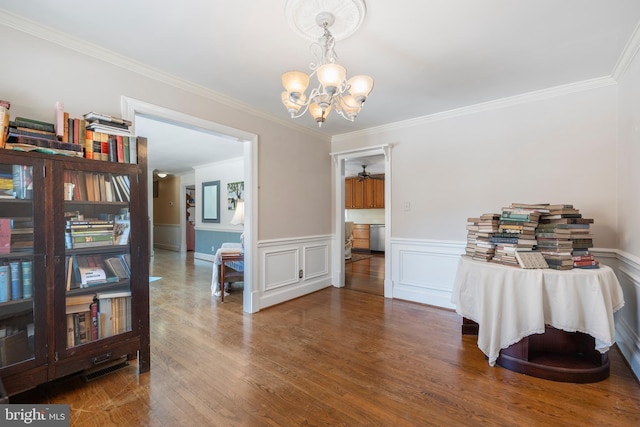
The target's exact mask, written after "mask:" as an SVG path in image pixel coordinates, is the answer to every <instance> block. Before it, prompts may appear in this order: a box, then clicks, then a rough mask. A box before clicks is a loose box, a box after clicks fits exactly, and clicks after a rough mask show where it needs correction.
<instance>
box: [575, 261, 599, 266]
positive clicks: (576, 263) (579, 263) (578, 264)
mask: <svg viewBox="0 0 640 427" xmlns="http://www.w3.org/2000/svg"><path fill="white" fill-rule="evenodd" d="M599 264H600V261H595V260H594V261H574V262H573V266H574V267H584V266H587V265H599Z"/></svg>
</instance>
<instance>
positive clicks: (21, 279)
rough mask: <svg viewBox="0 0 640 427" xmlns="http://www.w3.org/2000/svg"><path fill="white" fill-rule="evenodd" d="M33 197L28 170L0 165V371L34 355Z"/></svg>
mask: <svg viewBox="0 0 640 427" xmlns="http://www.w3.org/2000/svg"><path fill="white" fill-rule="evenodd" d="M40 179H41V178H40ZM33 191H34V167H33V165H28V164H9V163H0V368H4V367H6V366H10V365H13V364H16V363H20V362H23V361H26V360H29V359H33V358H34V357H35V354H36V350H35V348H36V347H35V346H36V338H35V335H36V329H35V316H34V301H35V295H34V289H35V288H41V289H40V290H39V292H38V293H39V294H41V295H42V293H43V292H44V290H43V289H44V283H43V281H42V282H41V283H37V284H36V282H35V281H34V267H37V266H39V263H40V262H41V259H42V257H37V260H36V257H35V256H34V254H35V251H34V197H33ZM35 279H41V277H40V276H38V277H36V278H35ZM34 285H35V286H34ZM39 344H40V345H41V344H42V343H39ZM42 351H44V350H42Z"/></svg>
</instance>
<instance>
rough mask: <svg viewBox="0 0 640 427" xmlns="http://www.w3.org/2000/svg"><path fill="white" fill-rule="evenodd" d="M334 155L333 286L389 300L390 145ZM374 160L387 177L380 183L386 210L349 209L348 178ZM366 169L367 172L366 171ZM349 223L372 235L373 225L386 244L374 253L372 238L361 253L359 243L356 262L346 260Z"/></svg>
mask: <svg viewBox="0 0 640 427" xmlns="http://www.w3.org/2000/svg"><path fill="white" fill-rule="evenodd" d="M332 156H333V158H334V166H335V169H334V170H335V173H334V180H335V197H336V199H335V206H336V211H335V217H334V218H335V233H336V236H339V238H337V239H336V242H337V244H336V250H335V252H334V253H335V255H334V258H333V260H334V262H333V265H334V272H335V273H334V283H335V284H336V286H338V287H349V288H351V289H354V288H357V290H363V291H364V292H369V293H377V294H379V295H384V296H385V297H386V298H391V297H392V288H391V268H390V258H391V257H390V252H389V250H390V242H389V236H390V233H391V209H390V205H391V202H390V201H391V197H390V192H391V185H390V184H391V146H390V145H382V146H377V147H367V148H363V149H358V150H351V151H344V152H338V153H332ZM374 161H375V163H377V167H378V168H379V169H377V170H373V172H375V173H376V174H378V175H380V176H382V177H384V179H383V180H382V181H380V182H381V183H383V190H382V191H383V194H384V201H385V202H384V208H382V209H379V208H374V209H368V208H367V209H353V210H352V209H347V206H346V203H345V199H346V196H347V194H348V190H349V189H348V188H347V187H346V185H345V181H346V178H347V177H353V176H355V177H356V178H357V177H358V173H359V172H361V171H362V165H363V164H367V167H370V166H372V164H373V162H374ZM364 169H365V171H366V168H364ZM367 172H368V171H367ZM346 221H351V222H353V223H356V224H358V223H360V224H365V225H367V226H368V227H367V228H366V229H367V232H366V233H370V230H371V227H370V226H371V225H374V226H376V227H377V228H376V227H374V228H376V229H377V230H378V231H380V232H381V236H378V237H381V239H382V241H383V243H382V246H380V247H376V249H379V250H378V251H376V250H373V251H372V250H371V246H370V240H371V239H370V238H368V239H366V240H367V243H366V246H364V247H363V250H362V251H359V250H358V249H359V247H358V246H359V245H358V244H354V245H353V246H354V247H353V248H352V255H353V259H352V260H347V261H345V256H344V254H345V252H346V251H345V246H344V245H345V225H346ZM380 229H381V230H380ZM354 232H355V230H354ZM366 233H365V235H366ZM365 237H369V236H365ZM338 242H339V243H338Z"/></svg>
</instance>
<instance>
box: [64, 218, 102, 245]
mask: <svg viewBox="0 0 640 427" xmlns="http://www.w3.org/2000/svg"><path fill="white" fill-rule="evenodd" d="M113 225H114V221H113V220H103V219H97V218H86V219H83V220H67V222H66V230H65V247H66V248H67V249H76V248H86V247H92V246H110V245H113Z"/></svg>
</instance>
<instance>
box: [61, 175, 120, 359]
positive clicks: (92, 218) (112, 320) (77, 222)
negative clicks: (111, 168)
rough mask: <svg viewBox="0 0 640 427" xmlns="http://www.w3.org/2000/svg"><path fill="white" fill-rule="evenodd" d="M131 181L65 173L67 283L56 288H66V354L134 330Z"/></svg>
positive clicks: (65, 264)
mask: <svg viewBox="0 0 640 427" xmlns="http://www.w3.org/2000/svg"><path fill="white" fill-rule="evenodd" d="M129 180H130V176H129V175H128V174H116V173H109V172H95V171H82V170H65V171H64V183H63V184H64V185H63V199H64V278H63V279H62V283H56V286H62V287H64V294H65V322H64V323H65V325H66V338H65V340H66V348H67V349H70V348H74V347H77V346H81V345H84V344H88V343H91V342H93V341H97V340H101V339H105V338H109V337H112V336H115V335H119V334H123V333H126V332H129V331H131V330H132V319H131V269H130V265H131V258H130V249H129V247H130V245H129V236H130V231H131V221H130V211H129V201H130V199H131V194H130V188H131V185H130V181H129ZM61 228H62V227H61ZM57 277H58V279H59V280H60V275H58V276H57Z"/></svg>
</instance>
